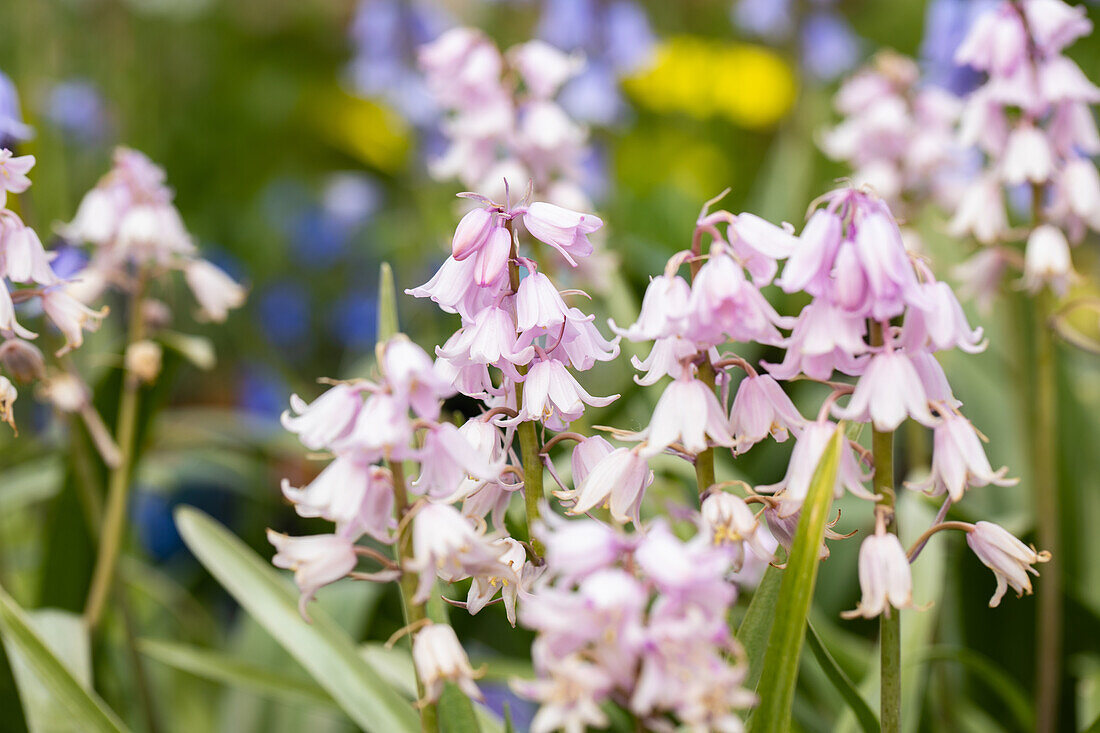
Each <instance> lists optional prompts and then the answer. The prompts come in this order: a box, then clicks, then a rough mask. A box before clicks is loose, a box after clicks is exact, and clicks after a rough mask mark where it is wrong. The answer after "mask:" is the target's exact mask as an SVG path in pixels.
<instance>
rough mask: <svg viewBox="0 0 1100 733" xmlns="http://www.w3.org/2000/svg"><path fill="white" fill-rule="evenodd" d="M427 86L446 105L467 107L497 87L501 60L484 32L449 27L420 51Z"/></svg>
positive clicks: (501, 64) (421, 65) (501, 65)
mask: <svg viewBox="0 0 1100 733" xmlns="http://www.w3.org/2000/svg"><path fill="white" fill-rule="evenodd" d="M419 61H420V67H421V68H422V69H423V70H424V72H425V75H426V77H427V79H428V83H429V86H430V87H431V89H432V92H433V94H435V95H436V96H437V97H438V98H439V99H440V100H441V101H443V102H444V103H446V104H454V105H462V106H468V105H470V104H471V102H472V101H477V100H482V99H484V98H485V97H486V95H487V94H492V93H493V92H494V91H495V90H496V89H497V88H498V86H499V83H500V72H501V69H502V67H503V59H501V57H500V52H499V51H497V49H496V47H495V46H494V45H493V43H492V41H490V40H489V39H488V38H487V37H486V36H485V34H483V33H482V32H481V31H478V30H474V29H472V28H452V29H451V30H449V31H446V32H445V33H443V34H442V35H440V36H439V38H437V39H436V40H434V41H432V42H431V43H429V44H427V45H425V46H422V47H421V48H420V51H419Z"/></svg>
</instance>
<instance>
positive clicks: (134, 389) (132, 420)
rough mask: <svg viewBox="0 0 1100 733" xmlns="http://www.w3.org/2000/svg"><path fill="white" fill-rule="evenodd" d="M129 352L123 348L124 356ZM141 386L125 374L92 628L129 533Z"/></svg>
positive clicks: (134, 297) (141, 288) (137, 321)
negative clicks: (128, 507) (117, 455)
mask: <svg viewBox="0 0 1100 733" xmlns="http://www.w3.org/2000/svg"><path fill="white" fill-rule="evenodd" d="M137 283H138V284H137V287H136V288H135V290H134V292H133V293H132V294H131V296H130V321H129V326H128V328H127V333H126V347H127V348H128V347H129V345H130V344H132V343H135V342H137V341H140V340H141V339H142V338H143V332H144V330H145V320H144V317H143V314H142V312H141V302H142V298H143V296H144V293H145V277H144V275H139V276H138V278H137ZM125 353H126V351H125V349H123V354H125ZM139 386H140V380H139V379H138V377H137V375H136V374H132V373H129V372H125V373H124V374H123V375H122V388H121V393H120V396H119V403H118V421H117V423H116V430H115V443H116V444H117V445H118V450H119V457H120V460H119V462H118V465H117V466H114V467H113V468H112V469H111V474H110V477H109V478H108V480H107V506H106V511H105V513H104V516H103V530H102V532H100V535H99V551H98V553H97V554H96V564H95V570H94V571H93V573H92V584H91V589H90V590H89V591H88V601H87V603H86V604H85V606H84V623H85V624H86V625H87V626H88V628H89V629H94V628H95V627H96V625H97V624H98V623H99V621H100V618H101V617H102V615H103V608H104V606H105V605H106V603H107V597H108V595H110V592H111V585H112V583H113V581H114V576H115V567H116V566H117V565H118V554H119V549H120V547H121V545H122V537H123V535H124V533H125V531H126V504H127V500H128V498H129V494H130V476H131V473H132V472H133V463H134V450H135V446H134V437H135V435H136V433H137V413H138V388H139Z"/></svg>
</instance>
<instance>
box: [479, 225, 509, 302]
mask: <svg viewBox="0 0 1100 733" xmlns="http://www.w3.org/2000/svg"><path fill="white" fill-rule="evenodd" d="M511 251H512V233H511V232H509V231H508V230H507V229H506V228H504V227H493V229H492V230H491V231H490V232H489V237H488V239H487V240H486V242H485V244H484V246H482V247H481V248H480V249H478V251H477V254H476V255H475V256H474V284H475V285H477V286H478V287H479V288H491V287H493V286H494V285H495V284H496V283H497V282H498V281H499V280H500V279H501V278H503V277H504V276H505V273H506V272H507V270H508V256H509V253H511Z"/></svg>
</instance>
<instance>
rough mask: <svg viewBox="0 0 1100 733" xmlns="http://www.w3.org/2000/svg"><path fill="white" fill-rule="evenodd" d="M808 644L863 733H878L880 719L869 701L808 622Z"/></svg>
mask: <svg viewBox="0 0 1100 733" xmlns="http://www.w3.org/2000/svg"><path fill="white" fill-rule="evenodd" d="M806 643H807V644H808V645H809V647H810V651H812V652H813V653H814V658H815V659H817V663H818V664H819V665H821V669H822V671H824V672H825V676H826V677H828V678H829V681H830V682H832V683H833V687H835V688H836V691H837V692H839V693H840V696H841V697H843V698H844V702H846V703H848V707H850V708H851V709H852V712H853V713H854V714H855V716H856V722H858V723H859V727H860V728H861V729H862V730H863V733H876V731H878V730H879V723H878V717H877V716H876V715H875V712H874V711H873V710H871V706H870V705H868V704H867V701H866V700H864V699H863V696H862V695H860V694H859V690H858V689H857V688H856V686H855V685H854V684H853V683H852V680H851V678H849V677H848V675H847V674H846V673H845V672H844V670H843V669H841V668H840V665H839V664H837V663H836V660H835V659H833V655H832V654H830V653H829V650H828V649H826V648H825V643H824V642H822V641H821V637H820V636H818V634H817V630H816V629H814V625H813V624H811V623H810V622H809V621H807V622H806Z"/></svg>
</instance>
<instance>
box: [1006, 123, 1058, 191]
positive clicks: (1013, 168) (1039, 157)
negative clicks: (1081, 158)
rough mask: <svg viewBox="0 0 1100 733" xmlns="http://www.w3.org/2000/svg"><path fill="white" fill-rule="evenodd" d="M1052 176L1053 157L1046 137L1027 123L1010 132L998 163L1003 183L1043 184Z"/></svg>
mask: <svg viewBox="0 0 1100 733" xmlns="http://www.w3.org/2000/svg"><path fill="white" fill-rule="evenodd" d="M1053 173H1054V153H1053V151H1052V150H1051V147H1050V141H1049V140H1047V135H1046V133H1045V132H1044V131H1043V130H1041V129H1039V128H1037V127H1035V126H1034V125H1032V124H1030V123H1024V124H1022V125H1020V126H1019V127H1017V128H1016V129H1015V130H1013V131H1012V134H1011V135H1009V138H1008V147H1007V148H1006V149H1005V152H1004V157H1003V158H1002V159H1001V178H1002V180H1004V182H1005V183H1009V184H1013V185H1015V184H1020V183H1024V182H1030V183H1046V181H1048V180H1049V179H1050V177H1051V176H1052V175H1053Z"/></svg>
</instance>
